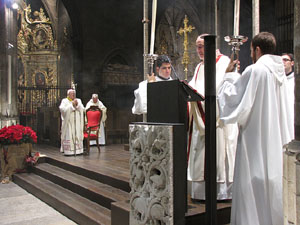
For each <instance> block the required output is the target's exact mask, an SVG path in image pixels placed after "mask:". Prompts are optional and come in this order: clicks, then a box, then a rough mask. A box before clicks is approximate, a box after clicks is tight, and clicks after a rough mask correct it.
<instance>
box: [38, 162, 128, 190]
mask: <svg viewBox="0 0 300 225" xmlns="http://www.w3.org/2000/svg"><path fill="white" fill-rule="evenodd" d="M39 162H40V161H39ZM41 162H46V163H49V164H51V165H54V166H57V167H60V168H62V169H65V170H68V171H71V172H73V173H76V174H79V175H82V176H84V177H87V178H90V179H93V180H96V181H99V182H101V183H103V184H107V185H109V186H112V187H115V188H118V189H121V190H123V191H125V192H130V186H129V182H128V181H124V180H120V179H117V178H115V177H112V176H108V175H105V174H101V173H99V172H94V171H92V170H88V169H85V168H83V167H79V166H75V165H72V164H69V163H66V162H62V161H59V160H57V159H54V158H50V157H43V159H42V161H41Z"/></svg>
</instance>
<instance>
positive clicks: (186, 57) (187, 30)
mask: <svg viewBox="0 0 300 225" xmlns="http://www.w3.org/2000/svg"><path fill="white" fill-rule="evenodd" d="M188 22H189V20H188V18H187V15H185V17H184V21H183V23H184V27H183V28H182V27H181V28H180V29H179V31H177V33H178V34H179V35H182V34H184V40H183V46H184V52H183V58H182V62H181V63H182V64H183V65H184V72H185V80H187V73H188V68H187V67H188V64H189V63H190V58H189V55H188V44H189V41H188V33H190V32H192V30H193V29H195V27H193V26H191V25H189V26H188V25H187V24H188Z"/></svg>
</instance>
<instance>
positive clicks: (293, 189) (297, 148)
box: [283, 0, 300, 225]
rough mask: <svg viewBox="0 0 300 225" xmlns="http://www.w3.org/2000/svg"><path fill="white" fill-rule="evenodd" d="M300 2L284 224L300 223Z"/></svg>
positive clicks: (299, 5)
mask: <svg viewBox="0 0 300 225" xmlns="http://www.w3.org/2000/svg"><path fill="white" fill-rule="evenodd" d="M299 16H300V0H294V57H295V59H294V60H295V66H294V70H295V109H294V110H295V122H294V127H295V139H294V140H293V141H292V142H291V143H290V144H289V145H288V146H287V149H286V152H285V153H284V156H283V163H284V166H283V168H284V170H283V207H284V224H285V225H287V224H299V223H300V116H299V113H300V92H299V91H298V89H299V88H300V77H299V74H300V61H299V60H300V24H299V22H300V19H299Z"/></svg>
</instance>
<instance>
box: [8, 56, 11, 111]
mask: <svg viewBox="0 0 300 225" xmlns="http://www.w3.org/2000/svg"><path fill="white" fill-rule="evenodd" d="M7 98H8V99H7V100H8V104H9V105H10V104H11V55H8V78H7Z"/></svg>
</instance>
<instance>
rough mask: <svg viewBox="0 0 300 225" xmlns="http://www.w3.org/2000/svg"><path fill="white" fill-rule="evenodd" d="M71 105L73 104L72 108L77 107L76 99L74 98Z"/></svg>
mask: <svg viewBox="0 0 300 225" xmlns="http://www.w3.org/2000/svg"><path fill="white" fill-rule="evenodd" d="M72 104H73V106H74V107H75V108H76V107H77V105H78V101H77V99H76V98H75V99H74V100H73V102H72Z"/></svg>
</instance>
